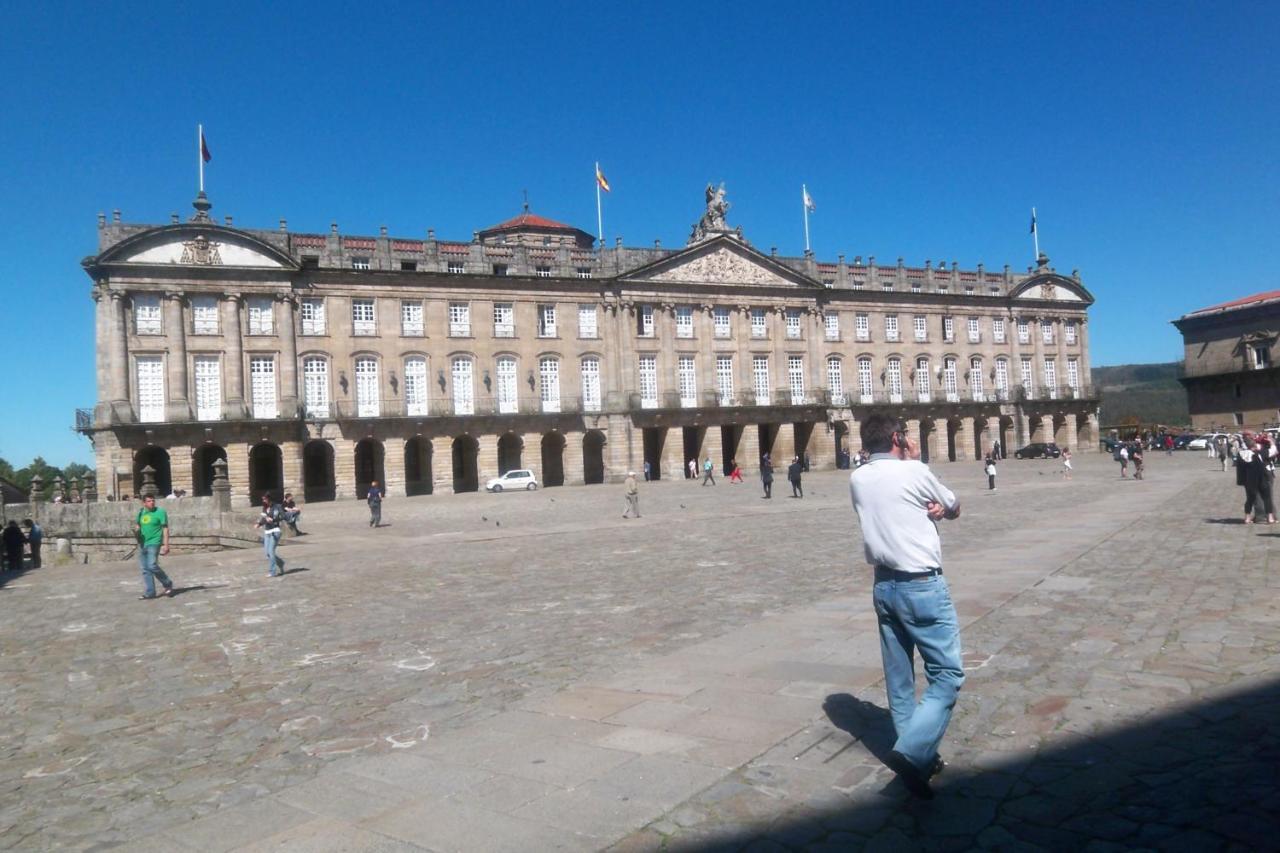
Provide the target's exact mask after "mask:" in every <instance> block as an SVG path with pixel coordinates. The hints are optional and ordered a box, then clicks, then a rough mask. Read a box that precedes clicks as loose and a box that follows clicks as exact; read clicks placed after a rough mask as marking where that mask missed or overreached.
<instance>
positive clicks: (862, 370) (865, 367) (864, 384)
mask: <svg viewBox="0 0 1280 853" xmlns="http://www.w3.org/2000/svg"><path fill="white" fill-rule="evenodd" d="M858 399H859V402H862V403H870V402H871V359H870V358H868V357H866V356H863V357H862V358H860V359H858Z"/></svg>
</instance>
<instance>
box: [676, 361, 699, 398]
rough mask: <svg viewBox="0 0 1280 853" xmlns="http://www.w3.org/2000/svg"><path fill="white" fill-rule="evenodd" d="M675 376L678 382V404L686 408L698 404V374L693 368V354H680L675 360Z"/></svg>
mask: <svg viewBox="0 0 1280 853" xmlns="http://www.w3.org/2000/svg"><path fill="white" fill-rule="evenodd" d="M676 377H677V379H679V382H680V405H681V406H682V407H684V408H686V409H693V408H696V407H697V405H698V374H697V372H696V371H695V370H694V364H693V356H691V355H682V356H680V358H679V359H677V361H676Z"/></svg>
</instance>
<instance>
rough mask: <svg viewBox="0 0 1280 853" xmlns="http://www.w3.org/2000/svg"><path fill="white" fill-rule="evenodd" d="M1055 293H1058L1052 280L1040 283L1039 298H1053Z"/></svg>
mask: <svg viewBox="0 0 1280 853" xmlns="http://www.w3.org/2000/svg"><path fill="white" fill-rule="evenodd" d="M1057 295H1058V288H1057V287H1056V286H1054V284H1053V282H1051V281H1046V282H1045V283H1044V284H1042V285H1040V298H1041V299H1053V298H1055V297H1056V296H1057Z"/></svg>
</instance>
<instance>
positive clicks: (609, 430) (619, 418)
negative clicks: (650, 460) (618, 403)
mask: <svg viewBox="0 0 1280 853" xmlns="http://www.w3.org/2000/svg"><path fill="white" fill-rule="evenodd" d="M640 441H641V437H640V432H639V430H635V429H633V428H632V426H631V418H630V417H629V416H627V415H610V416H609V420H608V423H607V425H606V427H605V445H604V464H605V474H604V478H605V482H608V483H620V482H622V480H623V479H624V478H625V477H626V476H627V472H628V471H635V472H636V474H637V475H638V474H641V473H642V472H643V471H644V467H643V465H644V461H643V460H642V459H639V458H638V457H639V453H640V450H641V449H642V448H643V445H640V444H639V442H640Z"/></svg>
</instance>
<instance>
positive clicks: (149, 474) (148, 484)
mask: <svg viewBox="0 0 1280 853" xmlns="http://www.w3.org/2000/svg"><path fill="white" fill-rule="evenodd" d="M158 492H159V490H158V489H157V488H156V469H155V468H152V467H151V466H150V465H144V466H142V491H141V492H139V493H138V497H140V498H145V497H153V498H154V497H155V496H156V495H157V494H158Z"/></svg>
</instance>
